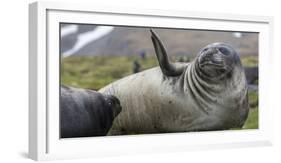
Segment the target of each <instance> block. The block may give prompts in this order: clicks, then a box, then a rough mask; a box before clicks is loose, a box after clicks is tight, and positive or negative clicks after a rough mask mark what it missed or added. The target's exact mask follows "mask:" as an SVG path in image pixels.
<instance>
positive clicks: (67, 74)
mask: <svg viewBox="0 0 281 163" xmlns="http://www.w3.org/2000/svg"><path fill="white" fill-rule="evenodd" d="M134 60H138V62H139V63H140V65H141V70H145V69H148V68H151V67H155V66H158V63H157V60H156V57H149V56H148V57H147V58H146V59H145V60H141V59H140V58H138V57H136V56H129V57H128V56H110V57H109V56H80V57H79V56H71V57H68V58H64V59H62V64H61V66H62V67H61V81H62V83H63V84H65V85H69V86H74V87H80V88H88V89H94V90H98V89H100V88H102V87H104V86H105V85H107V84H109V83H111V82H113V81H116V80H118V79H120V78H123V77H125V76H128V75H130V74H132V66H133V61H134ZM173 60H177V59H174V58H173ZM241 60H242V64H243V66H257V65H258V58H257V57H256V56H247V57H242V58H241ZM248 97H249V104H250V112H249V115H248V119H247V121H246V123H245V125H244V126H243V128H244V129H256V128H258V94H257V93H256V92H249V95H248Z"/></svg>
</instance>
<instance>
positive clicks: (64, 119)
mask: <svg viewBox="0 0 281 163" xmlns="http://www.w3.org/2000/svg"><path fill="white" fill-rule="evenodd" d="M60 98H61V99H60V127H61V138H73V137H89V136H105V135H106V134H107V132H108V130H109V129H110V127H111V126H112V122H113V120H114V118H115V117H116V116H117V115H118V114H119V113H120V112H121V109H122V108H121V106H120V102H119V100H118V99H117V98H116V97H114V96H112V95H102V94H101V93H99V92H96V91H92V90H88V89H78V88H72V87H67V86H61V97H60Z"/></svg>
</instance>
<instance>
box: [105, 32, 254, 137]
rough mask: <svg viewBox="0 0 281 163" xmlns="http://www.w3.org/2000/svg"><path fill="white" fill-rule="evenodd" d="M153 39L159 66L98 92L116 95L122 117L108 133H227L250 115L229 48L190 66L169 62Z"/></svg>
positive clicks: (220, 46)
mask: <svg viewBox="0 0 281 163" xmlns="http://www.w3.org/2000/svg"><path fill="white" fill-rule="evenodd" d="M151 34H152V36H151V38H152V42H153V45H154V48H155V52H156V55H157V58H158V61H159V65H160V67H155V68H151V69H148V70H146V71H143V72H140V73H137V74H134V75H130V76H128V77H125V78H122V79H120V80H118V81H116V82H114V83H112V84H110V85H108V86H106V87H104V88H102V89H101V90H100V92H102V93H105V94H111V95H114V96H116V97H117V98H118V99H119V100H120V103H121V105H122V108H123V110H122V113H120V115H119V116H118V117H117V118H116V120H115V122H114V123H113V126H112V128H111V130H110V131H109V134H111V135H118V134H141V133H162V132H186V131H206V130H223V129H230V128H236V127H242V126H243V124H244V122H245V120H246V119H247V116H248V111H249V106H248V98H247V82H246V78H245V74H244V70H243V67H242V64H241V61H240V58H239V56H238V54H237V52H236V51H235V50H234V49H233V48H232V47H231V46H229V45H227V44H225V43H213V44H210V45H208V46H206V47H205V48H203V49H202V50H201V51H200V52H199V54H198V56H197V57H196V58H195V59H194V60H193V61H192V62H190V63H171V62H170V61H169V60H168V56H167V53H166V50H165V48H164V46H163V44H162V43H161V41H160V39H159V38H158V36H157V35H156V34H155V33H154V32H153V31H151Z"/></svg>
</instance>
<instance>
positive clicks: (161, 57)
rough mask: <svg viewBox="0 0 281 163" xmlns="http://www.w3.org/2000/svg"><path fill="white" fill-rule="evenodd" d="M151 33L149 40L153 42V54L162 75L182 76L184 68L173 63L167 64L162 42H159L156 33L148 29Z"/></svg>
mask: <svg viewBox="0 0 281 163" xmlns="http://www.w3.org/2000/svg"><path fill="white" fill-rule="evenodd" d="M150 32H151V39H152V42H153V46H154V49H155V53H156V56H157V59H158V62H159V65H160V68H161V70H162V73H163V74H164V75H166V76H179V75H181V74H182V72H183V70H184V67H181V66H180V67H179V66H177V65H176V64H174V63H170V62H169V58H168V55H167V52H166V50H165V47H164V46H163V44H162V42H161V41H160V39H159V37H158V36H157V35H156V33H155V32H154V31H153V30H152V29H150Z"/></svg>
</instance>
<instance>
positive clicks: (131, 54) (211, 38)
mask: <svg viewBox="0 0 281 163" xmlns="http://www.w3.org/2000/svg"><path fill="white" fill-rule="evenodd" d="M149 29H150V28H144V27H123V26H122V27H121V26H97V25H87V24H69V23H67V24H66V23H62V24H60V36H61V38H60V52H61V84H64V85H68V86H73V87H79V88H87V89H92V90H99V89H100V88H102V87H104V86H105V85H107V84H109V83H111V82H113V81H116V80H118V79H120V78H123V77H125V76H128V75H130V74H133V73H137V72H140V71H143V70H146V69H149V68H152V67H155V66H158V62H157V59H156V55H155V52H154V48H153V44H152V41H151V39H150V32H149ZM153 29H154V30H155V31H156V32H157V34H158V35H159V37H160V39H161V41H162V42H163V44H164V45H165V47H166V50H167V52H168V55H169V57H170V59H171V60H172V61H177V62H189V61H191V60H192V59H194V57H196V55H197V53H198V52H199V51H200V49H201V48H203V47H204V46H206V45H208V44H210V43H214V42H225V43H228V44H230V45H231V46H233V47H234V48H235V49H236V50H237V52H238V53H239V55H240V58H241V60H242V64H243V66H244V69H245V73H246V77H247V82H248V86H249V101H250V108H251V109H250V114H249V118H248V119H247V122H246V124H245V125H244V127H243V128H245V129H256V128H258V33H250V32H239V31H207V30H191V29H190V30H189V29H164V28H153Z"/></svg>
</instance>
